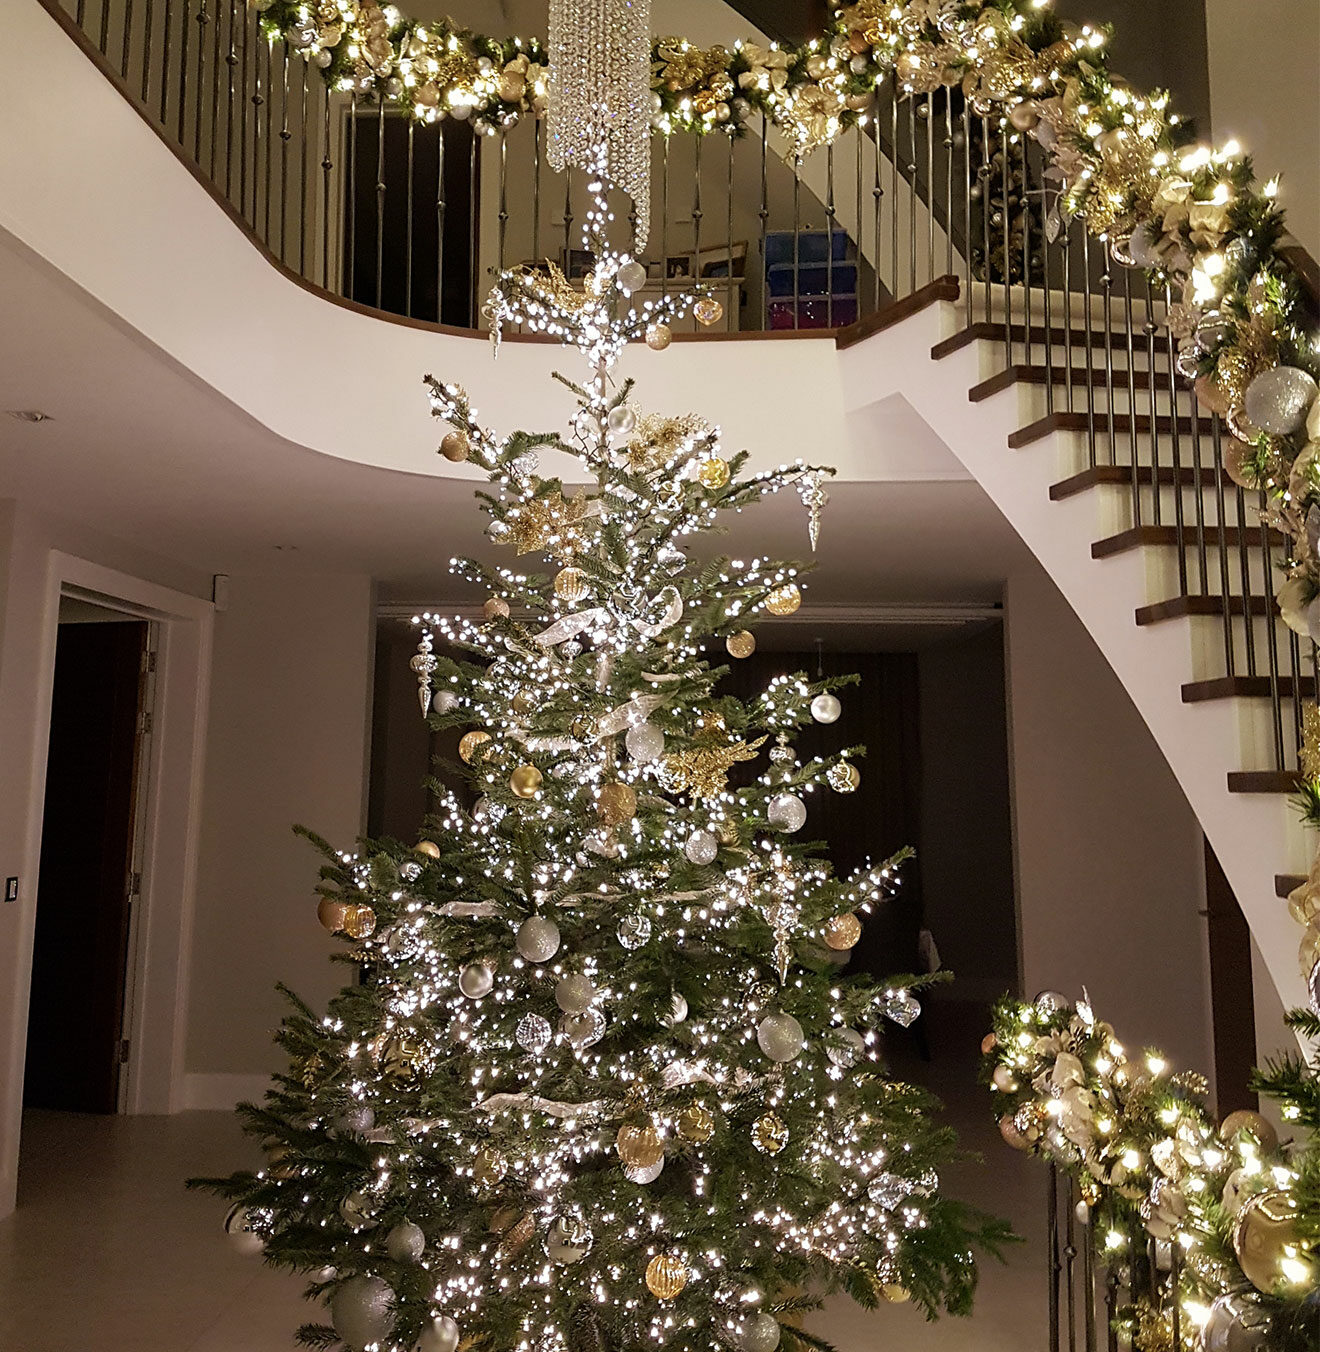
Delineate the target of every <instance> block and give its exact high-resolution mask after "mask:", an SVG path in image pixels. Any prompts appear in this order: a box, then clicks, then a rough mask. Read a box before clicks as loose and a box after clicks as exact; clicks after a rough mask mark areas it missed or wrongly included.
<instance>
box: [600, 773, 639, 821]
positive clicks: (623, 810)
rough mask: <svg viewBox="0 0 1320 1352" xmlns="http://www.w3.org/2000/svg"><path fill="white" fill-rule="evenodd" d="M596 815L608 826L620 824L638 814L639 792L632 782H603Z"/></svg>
mask: <svg viewBox="0 0 1320 1352" xmlns="http://www.w3.org/2000/svg"><path fill="white" fill-rule="evenodd" d="M596 815H597V816H598V817H599V818H600V819H601V821H603V822H604V823H605V825H606V826H618V825H619V824H620V823H622V822H626V821H628V820H630V819H631V818H633V817H635V816H636V815H637V793H636V790H634V788H633V787H632V785H631V784H620V783H614V784H602V785H601V788H600V793H599V794H598V795H597V798H596Z"/></svg>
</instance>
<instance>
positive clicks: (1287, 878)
mask: <svg viewBox="0 0 1320 1352" xmlns="http://www.w3.org/2000/svg"><path fill="white" fill-rule="evenodd" d="M1305 881H1306V874H1305V873H1276V874H1275V875H1274V895H1275V896H1276V897H1282V898H1283V899H1284V900H1285V901H1286V900H1287V899H1288V893H1289V892H1294V891H1296V890H1297V888H1299V887H1300V886H1301V885H1302V884H1303V883H1304V882H1305Z"/></svg>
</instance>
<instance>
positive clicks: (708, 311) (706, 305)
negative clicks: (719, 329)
mask: <svg viewBox="0 0 1320 1352" xmlns="http://www.w3.org/2000/svg"><path fill="white" fill-rule="evenodd" d="M692 314H693V316H694V317H695V318H696V321H697V323H698V324H704V325H705V326H706V327H707V328H709V327H710V326H711V325H712V324H718V323H719V322H720V320H721V319H723V318H724V306H723V304H722V303H721V302H720V301H717V300H716V299H715V297H714V296H702V298H701V299H700V300H699V301H698V302H697V303H696V304H695V305H694V306H693V307H692Z"/></svg>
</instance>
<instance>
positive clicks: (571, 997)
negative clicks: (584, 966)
mask: <svg viewBox="0 0 1320 1352" xmlns="http://www.w3.org/2000/svg"><path fill="white" fill-rule="evenodd" d="M599 993H600V992H599V991H598V990H597V989H596V983H595V982H594V981H593V980H592V979H591V978H590V977H589V976H587V975H585V974H584V973H582V972H573V973H571V974H570V975H568V976H566V977H561V978H560V979H559V981H558V982H557V983H556V984H555V1004H557V1005H558V1006H559V1008H560V1009H562V1010H563V1011H564V1013H565V1014H581V1013H582V1011H583V1010H586V1009H590V1008H591V1005H592V1002H593V1001H594V1000H595V998H596V996H597V995H598V994H599Z"/></svg>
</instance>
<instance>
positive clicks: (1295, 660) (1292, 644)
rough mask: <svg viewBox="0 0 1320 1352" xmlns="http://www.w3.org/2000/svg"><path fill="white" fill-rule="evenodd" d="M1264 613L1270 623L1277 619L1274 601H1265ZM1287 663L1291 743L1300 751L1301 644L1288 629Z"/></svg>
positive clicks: (1301, 726) (1302, 739) (1301, 719)
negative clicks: (1291, 716) (1290, 672)
mask: <svg viewBox="0 0 1320 1352" xmlns="http://www.w3.org/2000/svg"><path fill="white" fill-rule="evenodd" d="M1265 615H1266V618H1267V620H1268V621H1269V623H1270V624H1275V623H1277V621H1276V620H1275V618H1274V602H1273V600H1269V601H1267V602H1266V603H1265ZM1288 665H1289V668H1290V669H1291V671H1292V715H1293V718H1292V722H1293V743H1294V745H1295V746H1296V747H1297V749H1298V751H1299V752H1300V750H1301V747H1302V745H1303V741H1304V738H1303V733H1302V729H1303V726H1304V719H1303V715H1302V681H1303V679H1304V673H1303V671H1302V646H1301V643H1300V642H1299V641H1298V638H1297V635H1296V634H1295V633H1294V632H1293V631H1292V630H1291V629H1289V630H1288Z"/></svg>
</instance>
